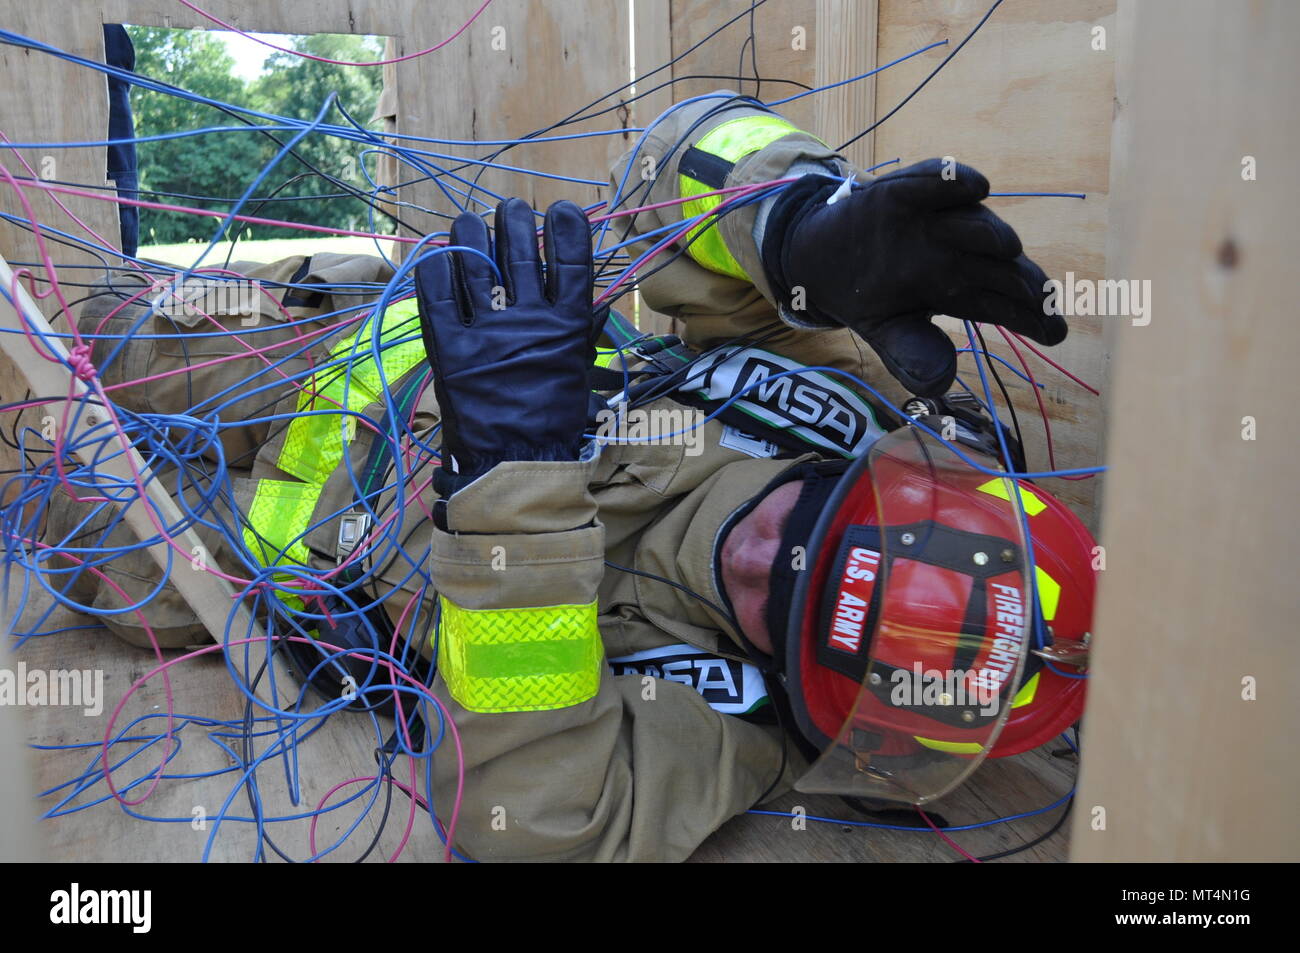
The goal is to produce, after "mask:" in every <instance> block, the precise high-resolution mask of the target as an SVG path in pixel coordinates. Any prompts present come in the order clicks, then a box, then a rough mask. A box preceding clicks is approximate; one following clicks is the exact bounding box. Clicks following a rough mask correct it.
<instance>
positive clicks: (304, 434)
mask: <svg viewBox="0 0 1300 953" xmlns="http://www.w3.org/2000/svg"><path fill="white" fill-rule="evenodd" d="M418 314H419V311H418V304H417V302H416V299H414V298H410V299H408V300H406V301H399V302H397V303H396V304H393V305H390V306H389V308H388V310H387V311H386V312H384V319H383V327H382V330H381V331H380V335H379V343H380V348H381V351H380V354H381V360H382V366H383V370H384V377H385V378H387V380H388V383H389V385H390V386H391V385H392V384H393V383H394V382H395V381H396V380H397V379H398V378H399V377H401V376H402V375H403V374H405V373H406V372H407V371H409V370H410V369H411V368H413V367H414V366H415V365H416V364H418V363H419V362H420V361H421V360H422V359H423V358H424V344H423V343H422V341H421V340H420V336H419V329H420V326H419V324H418V321H417V317H418ZM373 322H374V318H373V316H372V317H370V318H367V319H366V320H365V321H363V322H362V323H361V328H360V329H359V330H358V331H357V333H356V334H354V335H351V336H349V337H348V338H346V339H345V340H343V341H342V342H340V343H339V344H337V345H335V347H334V348H333V350H331V351H330V355H329V356H330V361H331V362H338V363H332V365H331V366H330V367H328V368H325V369H323V370H321V372H320V373H319V374H317V375H315V376H314V377H312V378H311V380H310V381H308V382H307V384H306V386H305V387H304V388H303V392H302V393H301V394H300V395H299V397H298V412H299V413H300V414H303V413H308V412H310V411H317V413H316V414H315V415H314V416H305V417H295V418H294V419H293V420H291V421H290V422H289V426H288V429H287V430H286V432H285V437H284V447H283V449H281V451H280V459H279V460H277V461H276V466H278V467H279V468H280V469H281V470H283V471H284V472H285V473H288V474H291V475H293V476H296V477H297V478H298V479H300V480H303V481H305V482H307V483H319V484H324V482H325V481H326V480H327V479H328V478H329V475H330V474H331V473H333V472H334V470H335V469H336V468H337V467H338V465H339V463H340V462H341V461H342V459H343V448H344V445H345V444H346V443H350V442H351V441H352V438H353V436H354V435H355V434H356V429H357V418H356V417H354V416H352V415H351V414H340V413H328V411H338V410H340V409H341V408H345V407H346V409H347V410H349V411H352V412H353V413H360V412H361V411H363V410H364V409H365V408H366V407H367V406H369V405H370V404H373V403H376V402H378V401H380V400H381V399H382V391H383V381H382V380H381V379H380V376H379V368H378V367H376V366H375V358H374V348H373V345H372V342H371V338H372V336H373V334H374V323H373ZM412 335H414V336H415V339H414V340H411V341H405V342H403V343H402V344H396V345H394V344H392V343H391V342H393V341H396V340H400V339H402V338H406V337H411V336H412ZM345 362H346V363H345ZM320 411H326V413H320Z"/></svg>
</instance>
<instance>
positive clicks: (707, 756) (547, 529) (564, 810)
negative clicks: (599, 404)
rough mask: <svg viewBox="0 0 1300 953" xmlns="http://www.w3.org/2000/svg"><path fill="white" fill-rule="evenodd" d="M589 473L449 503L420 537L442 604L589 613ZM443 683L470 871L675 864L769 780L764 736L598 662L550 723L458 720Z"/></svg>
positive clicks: (538, 714) (446, 780)
mask: <svg viewBox="0 0 1300 953" xmlns="http://www.w3.org/2000/svg"><path fill="white" fill-rule="evenodd" d="M596 463H597V461H595V460H592V461H589V462H583V463H578V462H575V463H555V462H547V463H538V462H511V463H503V464H499V465H498V466H497V467H495V468H494V469H493V470H492V471H490V472H489V473H488V474H486V475H485V476H483V477H482V478H480V479H479V480H477V481H475V482H474V483H473V484H471V485H470V486H469V487H467V488H466V489H464V490H462V491H461V492H459V493H457V494H456V495H455V496H454V497H452V498H451V499H450V500H449V501H448V514H447V525H448V527H449V531H446V532H444V531H442V530H440V529H437V528H435V529H434V530H433V546H432V561H431V564H430V574H431V576H432V578H433V579H434V581H435V583H436V585H437V586H438V590H439V593H440V594H441V596H442V597H444V598H445V599H446V600H448V601H450V602H452V603H454V604H455V605H457V606H459V607H462V608H465V609H486V610H501V609H507V610H508V609H514V608H527V607H537V606H556V605H582V604H585V603H588V602H591V601H593V600H595V599H596V592H597V588H598V587H599V585H600V580H601V576H602V574H603V571H604V555H605V539H604V527H603V526H602V525H601V524H600V523H599V521H598V520H597V518H596V504H595V501H594V499H593V498H592V496H591V493H590V491H589V490H588V484H589V482H590V479H591V476H592V472H593V469H594V467H595V465H596ZM584 624H588V625H591V626H593V627H594V626H595V624H596V623H595V619H594V616H593V617H592V618H590V619H589V620H588V621H587V622H586V623H584ZM573 634H578V635H581V634H583V633H573ZM589 634H590V635H592V636H594V637H595V638H596V639H597V640H599V634H598V633H597V632H591V633H589ZM442 637H445V634H444V635H443V636H442ZM598 644H599V642H598ZM445 675H446V673H445V671H441V670H440V672H439V675H438V676H437V679H436V681H435V684H434V692H435V695H436V696H437V697H438V699H439V700H440V701H441V702H442V704H443V705H444V706H446V710H447V711H448V712H449V713H450V715H451V718H452V720H453V721H454V722H455V724H456V728H457V730H458V731H459V734H460V748H461V750H462V751H463V753H464V772H465V773H464V793H463V796H462V798H461V801H460V809H459V817H458V824H457V831H456V837H455V840H456V843H457V845H458V846H459V848H460V849H461V850H463V851H465V852H467V853H469V854H470V855H471V856H473V857H475V858H476V859H479V860H537V861H571V860H589V861H675V860H683V859H685V858H686V857H688V856H689V855H690V854H691V852H692V851H693V850H694V849H695V848H696V847H697V846H698V845H699V844H700V842H701V841H703V840H704V838H706V837H707V836H708V835H709V834H710V833H712V832H713V831H714V830H716V829H717V828H718V827H719V826H720V825H721V824H722V823H724V822H725V821H726V820H727V819H728V818H730V817H732V816H734V815H736V814H738V813H740V812H742V811H744V810H746V809H747V808H749V807H750V806H752V805H753V803H754V802H755V801H756V800H757V799H758V798H759V797H760V796H761V795H762V794H763V792H764V791H765V790H766V789H767V787H768V786H769V785H770V784H772V782H773V781H774V780H775V779H776V775H777V772H778V771H779V769H780V757H779V752H780V747H779V745H777V744H775V743H774V742H773V741H772V740H771V738H769V737H768V736H767V734H766V733H765V732H764V730H763V729H762V728H760V727H758V726H756V725H752V724H749V723H747V722H744V721H741V720H740V719H737V718H732V717H730V716H727V715H721V714H719V713H717V712H715V711H713V709H711V708H710V707H709V706H708V705H707V704H705V702H704V701H703V699H702V698H701V697H700V696H699V695H698V694H696V692H695V691H694V690H693V689H691V688H690V687H689V686H685V685H680V684H677V683H675V682H668V681H663V680H657V679H656V680H653V684H651V683H650V682H648V681H646V682H643V680H642V679H641V678H640V677H637V676H614V675H613V674H612V671H611V669H610V668H609V666H608V664H607V663H606V661H605V659H604V656H603V652H602V653H601V657H600V659H599V665H598V687H597V688H596V691H595V693H594V695H593V696H592V697H590V698H588V699H586V700H584V701H582V702H580V703H578V704H574V705H569V706H566V707H561V708H555V709H550V710H540V711H489V712H483V711H471V710H468V709H467V708H466V707H464V706H463V705H461V704H460V703H459V702H458V701H457V700H456V698H455V697H453V694H452V692H451V690H450V688H449V686H448V680H447V678H446V677H445ZM454 750H455V745H454V743H452V741H451V739H450V738H448V740H447V741H446V742H444V744H443V745H442V747H441V749H440V751H439V753H438V755H437V757H436V759H435V767H434V771H435V782H434V783H435V808H436V810H437V813H438V816H439V818H440V819H442V820H443V822H444V823H445V822H446V821H447V820H448V819H449V818H450V816H451V811H452V809H453V806H454V804H455V800H456V789H457V765H456V758H455V757H454V755H453V752H454Z"/></svg>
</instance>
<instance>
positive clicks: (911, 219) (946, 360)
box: [761, 159, 1066, 397]
mask: <svg viewBox="0 0 1300 953" xmlns="http://www.w3.org/2000/svg"><path fill="white" fill-rule="evenodd" d="M945 170H947V172H948V175H947V177H945V175H944V172H945ZM839 185H840V183H838V182H836V181H835V180H834V179H830V178H828V177H826V176H821V175H807V176H804V177H803V178H801V179H798V180H796V181H795V182H794V183H792V184H791V185H790V186H789V187H788V188H787V189H786V190H785V191H784V192H783V193H782V195H781V196H780V198H778V199H777V201H776V203H775V204H774V206H773V208H772V212H771V215H770V216H769V218H768V222H767V226H766V230H765V232H764V235H763V247H762V249H761V251H762V258H763V269H764V271H765V272H766V274H767V277H768V280H769V281H770V282H771V284H772V286H773V288H774V289H775V291H776V294H777V295H778V297H779V298H780V299H781V303H782V305H783V306H784V307H786V308H787V309H790V310H793V311H796V312H797V311H798V309H799V307H800V305H801V304H802V305H803V307H804V308H805V309H806V311H807V313H808V315H809V316H811V317H812V318H813V319H814V321H815V322H816V323H820V324H824V325H832V326H833V325H842V326H845V327H849V328H852V329H853V330H854V331H856V332H857V333H858V334H859V335H861V336H862V338H863V339H864V340H866V341H867V343H868V344H870V345H871V347H872V348H873V349H874V350H875V352H876V353H877V354H878V355H880V359H881V360H882V361H883V362H884V364H885V367H886V368H887V369H888V370H889V372H890V373H891V374H893V375H894V376H895V377H897V378H898V380H899V381H900V382H902V384H903V386H905V387H906V388H907V389H908V390H910V391H912V392H913V393H914V394H918V395H920V396H923V397H933V396H938V395H940V394H943V393H944V392H945V391H947V389H948V388H949V387H950V386H951V385H952V382H953V378H954V377H955V376H956V373H957V355H956V352H955V349H954V348H953V344H952V341H951V340H949V338H948V335H947V334H945V333H944V332H943V331H942V330H940V329H939V328H938V327H937V326H936V325H934V324H932V323H931V321H930V318H931V317H932V316H933V315H935V314H947V315H951V316H953V317H956V318H964V319H967V320H971V321H982V322H985V323H988V324H998V325H1001V326H1003V327H1005V328H1008V329H1010V330H1012V331H1016V332H1018V333H1020V334H1023V335H1025V336H1026V337H1029V338H1031V339H1033V340H1034V341H1037V342H1038V343H1039V344H1044V345H1053V344H1059V343H1060V342H1061V341H1063V340H1065V334H1066V326H1065V321H1064V319H1063V318H1061V316H1060V315H1059V314H1055V313H1051V311H1050V310H1048V309H1045V306H1044V305H1045V302H1046V300H1047V297H1048V293H1047V291H1046V290H1045V289H1044V284H1045V283H1046V282H1047V276H1046V275H1045V274H1043V270H1042V269H1041V268H1039V267H1038V266H1037V265H1036V264H1034V263H1033V262H1032V261H1030V260H1029V259H1028V258H1026V257H1025V255H1024V253H1023V250H1022V248H1021V245H1020V238H1019V236H1017V235H1016V233H1015V231H1014V230H1013V229H1012V228H1011V226H1010V225H1008V224H1007V223H1006V222H1004V221H1002V219H1000V218H998V217H997V216H996V215H994V214H993V212H992V211H990V210H989V209H988V208H986V207H985V206H983V205H981V204H980V202H981V201H982V200H983V199H984V198H986V197H987V196H988V193H989V183H988V180H987V179H985V178H984V176H982V175H981V174H980V173H978V172H976V171H975V170H974V169H972V168H971V167H970V166H965V165H961V164H957V163H945V161H944V160H941V159H926V160H925V161H924V162H918V163H917V164H916V165H912V166H909V167H907V168H906V169H900V170H899V171H897V172H892V173H890V174H889V175H884V176H881V177H880V178H878V179H875V180H873V181H871V182H870V183H868V184H866V185H859V184H857V183H855V184H854V187H853V189H852V190H851V191H849V192H848V193H847V194H841V195H840V196H839V198H838V199H837V200H836V201H835V203H834V204H832V205H827V204H826V200H827V198H829V197H830V196H831V195H833V194H834V193H835V192H836V191H837V189H838V188H839Z"/></svg>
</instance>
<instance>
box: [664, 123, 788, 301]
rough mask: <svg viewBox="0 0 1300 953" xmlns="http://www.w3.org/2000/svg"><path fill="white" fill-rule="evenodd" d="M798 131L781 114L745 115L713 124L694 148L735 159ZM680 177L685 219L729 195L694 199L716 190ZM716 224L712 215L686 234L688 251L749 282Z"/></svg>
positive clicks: (709, 266)
mask: <svg viewBox="0 0 1300 953" xmlns="http://www.w3.org/2000/svg"><path fill="white" fill-rule="evenodd" d="M798 131H799V129H798V127H797V126H795V125H794V124H792V123H789V122H787V121H786V120H784V119H782V118H781V117H780V116H776V115H761V116H742V117H740V118H739V119H729V120H727V121H726V122H724V123H719V124H718V125H716V126H714V127H713V128H712V129H710V130H709V131H708V132H707V133H706V134H705V135H704V137H703V138H701V139H700V140H699V141H698V142H696V143H695V148H696V149H699V150H700V151H701V152H707V153H709V154H710V155H715V156H718V157H719V158H722V159H726V160H727V161H728V162H736V161H737V160H739V159H743V158H744V157H745V156H747V155H749V154H750V153H751V152H757V151H758V150H759V149H762V148H763V147H764V146H766V145H767V144H768V143H770V142H773V141H775V140H777V139H780V138H781V137H782V136H787V135H789V134H790V133H792V132H798ZM677 179H678V183H677V184H678V187H679V189H680V191H681V196H682V198H689V199H691V201H689V202H684V203H682V215H683V216H684V217H686V218H693V217H695V216H696V215H704V214H707V213H708V212H711V211H713V210H714V209H715V208H717V207H718V206H719V205H721V204H722V202H723V201H724V200H725V199H726V198H728V197H729V196H723V195H710V196H708V197H707V198H702V199H695V198H692V196H696V195H701V194H702V193H704V192H713V191H715V189H714V187H713V186H711V185H705V184H704V183H703V182H698V181H696V180H695V179H692V178H691V177H690V176H688V175H684V174H679V175H678V176H677ZM716 223H717V220H716V219H712V218H710V219H707V220H705V221H703V222H701V223H699V224H698V225H696V226H695V227H694V228H692V229H691V230H690V231H689V232H687V233H686V237H685V239H684V241H687V242H690V244H689V245H687V254H689V255H690V256H691V258H693V259H695V261H697V262H698V263H699V264H701V265H703V266H704V267H705V268H707V269H709V270H710V271H716V272H718V273H719V274H723V275H730V276H731V277H732V278H743V279H744V280H746V281H749V280H750V278H749V275H748V274H746V273H745V269H744V268H742V267H741V266H740V262H738V261H736V257H735V256H734V255H732V254H731V251H730V249H728V248H727V244H726V242H724V241H723V240H722V233H721V232H719V231H718V229H717V228H715V227H714V225H715V224H716Z"/></svg>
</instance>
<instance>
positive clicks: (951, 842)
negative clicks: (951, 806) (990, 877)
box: [916, 807, 984, 864]
mask: <svg viewBox="0 0 1300 953" xmlns="http://www.w3.org/2000/svg"><path fill="white" fill-rule="evenodd" d="M916 813H917V814H920V815H921V820H923V821H925V823H927V824H929V825H930V830H932V831H934V832H935V833H936V834H938V835H939V837H940V838H941V839H942V840H943V842H944V843H945V844H947V845H948V846H949V847H951V848H952V849H953V850H955V851H956V852H957V853H959V854H961V855H962V856H963V857H965V858H966V859H967V860H969V861H970V862H971V863H972V864H982V863H984V861H982V860H980V859H979V858H978V857H975V856H973V855H971V854H968V853H967V852H966V851H964V850H962V848H961V845H959V844H958V843H957V842H956V841H955V840H953V839H952V838H951V837H949V836H948V835H947V834H945V833H944V832H943V831H941V830H940V829H939V828H937V827H935V826H934V821H932V820H930V815H929V814H926V813H925V811H923V810H921V809H920V808H919V807H918V808H917V809H916Z"/></svg>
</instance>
